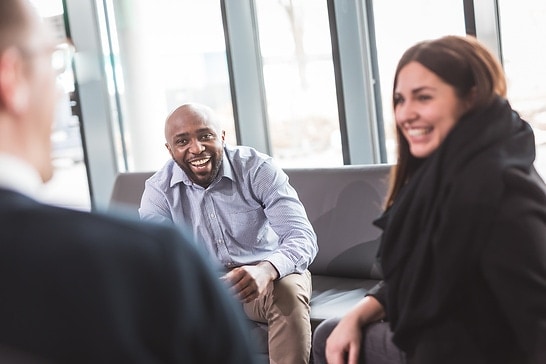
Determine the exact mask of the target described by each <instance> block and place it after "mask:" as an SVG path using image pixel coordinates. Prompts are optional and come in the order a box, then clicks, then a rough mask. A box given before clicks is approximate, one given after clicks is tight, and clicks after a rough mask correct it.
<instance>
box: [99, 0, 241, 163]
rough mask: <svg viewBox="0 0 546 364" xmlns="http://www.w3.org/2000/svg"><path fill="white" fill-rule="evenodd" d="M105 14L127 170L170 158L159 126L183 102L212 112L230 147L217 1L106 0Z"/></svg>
mask: <svg viewBox="0 0 546 364" xmlns="http://www.w3.org/2000/svg"><path fill="white" fill-rule="evenodd" d="M107 11H110V12H114V14H111V13H110V14H109V16H108V17H107V18H108V19H110V20H111V21H112V20H114V19H115V22H113V23H111V24H109V28H110V30H111V32H110V36H111V37H112V38H111V39H112V46H113V47H112V48H113V50H112V52H113V53H114V57H113V59H114V60H115V61H116V62H117V64H116V65H115V67H114V69H115V70H116V75H115V76H116V79H115V80H116V81H117V88H118V93H119V94H118V95H119V101H120V102H119V105H120V111H119V114H120V118H121V120H122V128H123V130H122V133H121V135H124V138H125V140H124V143H125V146H126V150H127V162H128V169H129V170H133V171H135V170H142V171H147V170H157V169H158V168H160V167H161V166H162V165H163V164H164V163H165V161H166V160H167V159H168V158H170V156H169V154H168V152H167V149H166V148H165V146H164V145H165V136H164V132H163V131H164V122H165V119H166V117H167V116H168V114H169V113H170V112H171V111H172V110H173V109H175V108H176V107H178V106H180V105H182V104H183V103H187V102H198V103H202V104H205V105H208V106H210V107H212V108H213V109H214V110H216V111H217V112H218V113H219V114H220V116H221V117H222V118H223V120H224V125H223V126H224V129H225V130H226V139H227V141H228V142H229V143H231V144H235V143H236V135H235V127H234V121H233V111H232V105H231V95H230V88H229V75H228V69H227V58H226V50H225V42H224V32H223V27H222V16H221V9H220V2H219V1H217V0H200V1H194V0H176V1H175V0H156V1H149V0H132V1H130V2H127V1H125V0H111V2H110V3H109V4H108V6H107ZM106 36H107V35H106V34H105V35H103V37H106ZM110 73H111V72H110ZM111 92H114V90H113V89H112V90H111ZM113 96H114V95H113Z"/></svg>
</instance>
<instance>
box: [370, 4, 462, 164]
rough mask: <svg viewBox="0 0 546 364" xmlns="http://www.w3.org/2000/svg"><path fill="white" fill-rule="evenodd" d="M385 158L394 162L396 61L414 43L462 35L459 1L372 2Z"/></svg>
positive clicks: (460, 5)
mask: <svg viewBox="0 0 546 364" xmlns="http://www.w3.org/2000/svg"><path fill="white" fill-rule="evenodd" d="M373 8H374V19H375V20H374V21H375V31H376V43H377V58H378V65H379V77H380V82H381V99H382V103H383V118H384V123H385V143H386V150H387V160H388V162H389V163H394V162H396V136H395V126H394V115H393V110H392V86H393V85H392V83H393V80H394V72H395V69H396V65H397V63H398V60H399V59H400V57H401V56H402V53H403V52H404V51H405V50H406V49H407V48H409V47H410V46H412V45H413V44H415V43H417V42H419V41H421V40H425V39H432V38H438V37H440V36H443V35H448V34H454V35H464V34H465V22H464V8H463V2H462V1H461V0H443V1H437V0H410V1H408V0H389V1H385V0H376V1H374V2H373Z"/></svg>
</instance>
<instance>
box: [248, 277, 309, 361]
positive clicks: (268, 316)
mask: <svg viewBox="0 0 546 364" xmlns="http://www.w3.org/2000/svg"><path fill="white" fill-rule="evenodd" d="M310 298H311V273H310V272H309V271H307V270H306V271H305V272H304V273H303V274H289V275H287V276H285V277H283V278H281V279H279V280H276V281H274V282H273V283H272V284H270V285H269V286H268V287H267V291H266V292H265V294H263V295H262V296H261V297H259V298H258V299H256V300H254V301H252V302H250V303H245V304H243V309H244V311H245V313H246V314H247V316H248V318H249V319H251V320H253V321H257V322H263V323H267V325H268V347H269V348H268V350H269V362H270V363H271V364H298V363H309V355H310V350H311V322H310V318H309V311H310V306H309V301H310Z"/></svg>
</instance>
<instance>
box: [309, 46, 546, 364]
mask: <svg viewBox="0 0 546 364" xmlns="http://www.w3.org/2000/svg"><path fill="white" fill-rule="evenodd" d="M393 105H394V116H395V120H396V130H397V136H398V162H397V164H396V166H394V168H393V171H392V175H391V182H392V183H391V189H390V193H389V195H388V196H387V202H386V211H385V213H384V214H383V215H382V216H381V217H380V218H379V219H378V220H376V224H377V226H379V227H380V228H382V229H383V236H382V245H381V248H380V252H379V257H380V260H381V264H382V268H383V276H384V280H383V282H381V283H380V284H379V285H378V286H377V287H376V288H375V289H374V290H373V291H372V292H370V293H369V294H368V295H367V296H366V297H365V298H364V299H363V300H362V301H361V303H360V304H358V305H357V306H356V307H354V309H353V310H352V311H350V312H349V313H348V314H347V315H345V316H344V317H343V318H341V319H331V320H328V321H325V322H323V323H322V324H321V325H320V326H319V327H318V328H317V330H316V331H315V338H314V342H313V344H314V346H313V354H314V359H315V363H316V364H321V363H325V361H326V360H327V362H328V363H331V364H337V363H351V364H356V363H362V362H365V363H368V364H378V363H404V362H407V363H419V364H429V363H430V364H437V363H442V364H450V363H458V364H459V363H465V364H478V363H480V364H485V363H488V364H493V363H494V364H502V363H513V364H516V363H517V364H524V363H533V364H539V363H546V195H545V186H544V182H543V181H542V179H541V178H540V177H539V176H538V174H537V172H536V171H535V168H534V167H533V162H534V158H535V142H534V136H533V133H532V130H531V127H530V126H529V125H528V124H527V123H526V122H525V121H523V120H522V119H521V118H520V117H519V115H518V114H517V113H516V112H515V111H514V110H512V108H511V107H510V105H509V103H508V101H507V100H506V82H505V78H504V74H503V71H502V68H501V66H500V64H499V62H498V61H497V60H496V59H495V58H494V56H493V55H492V54H491V53H490V52H489V51H488V50H487V49H486V48H485V47H484V46H483V45H482V44H480V43H479V42H478V41H477V40H476V39H474V38H472V37H458V36H446V37H442V38H439V39H436V40H431V41H424V42H421V43H418V44H416V45H415V46H413V47H411V48H409V49H408V50H407V51H406V52H405V53H404V55H403V56H402V58H401V60H400V62H399V64H398V67H397V69H396V73H395V80H394V88H393Z"/></svg>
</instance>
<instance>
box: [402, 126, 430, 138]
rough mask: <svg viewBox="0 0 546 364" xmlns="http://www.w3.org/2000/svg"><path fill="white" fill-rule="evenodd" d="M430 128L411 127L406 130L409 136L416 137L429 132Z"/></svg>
mask: <svg viewBox="0 0 546 364" xmlns="http://www.w3.org/2000/svg"><path fill="white" fill-rule="evenodd" d="M431 130H432V128H411V129H408V130H407V132H408V135H409V136H412V137H418V136H423V135H425V134H428V133H430V131H431Z"/></svg>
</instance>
